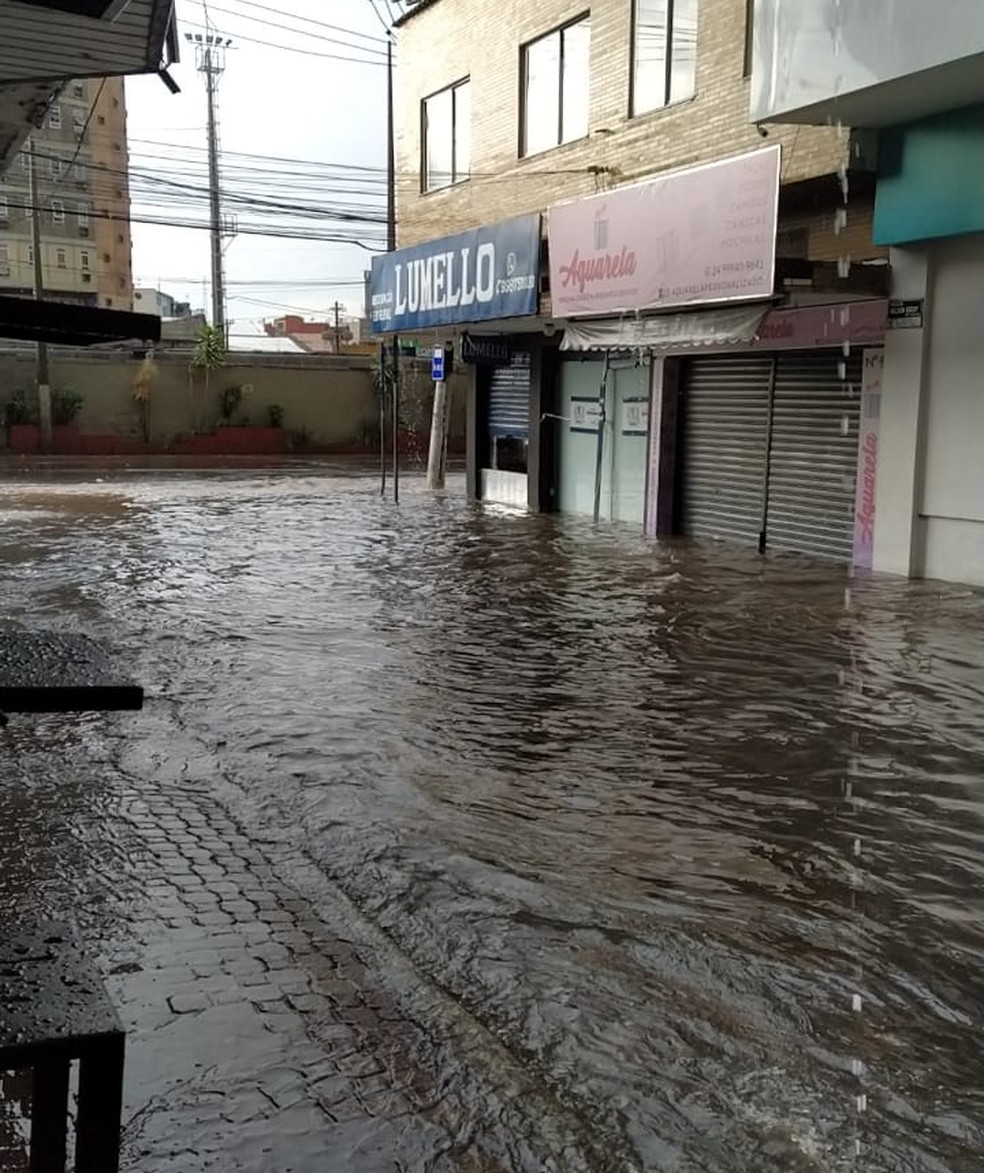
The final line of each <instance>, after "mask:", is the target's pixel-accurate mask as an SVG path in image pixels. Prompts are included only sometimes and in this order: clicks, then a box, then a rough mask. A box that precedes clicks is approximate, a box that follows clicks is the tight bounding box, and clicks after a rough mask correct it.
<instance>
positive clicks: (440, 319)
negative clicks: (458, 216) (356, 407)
mask: <svg viewBox="0 0 984 1173" xmlns="http://www.w3.org/2000/svg"><path fill="white" fill-rule="evenodd" d="M539 272H540V217H539V215H533V216H519V217H518V218H517V219H515V220H507V221H506V222H505V223H504V224H492V225H489V226H488V227H485V228H475V229H473V230H472V231H471V232H462V233H459V234H458V235H457V236H445V237H442V238H441V239H439V240H431V241H428V242H427V243H426V244H419V245H415V246H414V247H413V248H401V249H397V251H396V252H392V253H384V254H383V255H382V256H379V257H373V261H372V276H371V278H370V290H369V311H370V316H371V321H372V332H373V333H374V334H386V333H396V334H411V333H413V332H414V331H415V330H425V329H433V328H434V327H437V326H454V325H457V324H458V323H460V322H491V321H495V320H496V319H498V318H520V317H526V316H527V315H530V314H535V313H536V311H537V304H538V277H539Z"/></svg>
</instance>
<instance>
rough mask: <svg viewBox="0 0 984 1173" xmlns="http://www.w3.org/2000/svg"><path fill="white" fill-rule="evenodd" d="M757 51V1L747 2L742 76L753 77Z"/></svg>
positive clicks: (747, 0)
mask: <svg viewBox="0 0 984 1173" xmlns="http://www.w3.org/2000/svg"><path fill="white" fill-rule="evenodd" d="M754 51H755V0H745V61H744V64H743V66H742V71H741V76H742V77H751V76H752V57H753V54H754Z"/></svg>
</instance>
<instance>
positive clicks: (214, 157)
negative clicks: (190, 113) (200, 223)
mask: <svg viewBox="0 0 984 1173" xmlns="http://www.w3.org/2000/svg"><path fill="white" fill-rule="evenodd" d="M216 52H217V50H215V49H213V48H211V47H210V48H208V49H206V50H205V52H204V54H203V56H204V61H203V64H204V73H205V91H206V93H207V95H208V189H209V190H208V195H209V216H210V220H211V244H212V325H213V327H215V329H217V330H220V331H221V332H222V341H223V343H225V333H226V320H225V283H224V281H223V274H222V203H221V197H220V194H219V135H218V130H217V128H216V124H215V79H216V75H217V74H218V72H219V69H220V65H219V62H218V60H217V58H216V57H215V56H214V54H215V53H216Z"/></svg>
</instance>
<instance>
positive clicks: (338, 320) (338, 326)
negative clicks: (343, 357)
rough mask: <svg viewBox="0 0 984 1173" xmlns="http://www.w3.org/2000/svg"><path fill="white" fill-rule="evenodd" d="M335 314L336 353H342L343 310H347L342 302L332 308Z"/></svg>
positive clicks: (336, 303) (337, 302)
mask: <svg viewBox="0 0 984 1173" xmlns="http://www.w3.org/2000/svg"><path fill="white" fill-rule="evenodd" d="M331 308H332V310H334V313H335V353H336V354H341V353H342V317H341V315H342V310H343V309H344V308H345V307H344V306H343V305H342V303H341V302H340V301H336V302H335V304H334V305H333V306H332V307H331Z"/></svg>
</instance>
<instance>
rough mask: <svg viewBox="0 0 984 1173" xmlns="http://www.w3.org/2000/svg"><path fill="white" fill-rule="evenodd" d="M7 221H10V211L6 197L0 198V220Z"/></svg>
mask: <svg viewBox="0 0 984 1173" xmlns="http://www.w3.org/2000/svg"><path fill="white" fill-rule="evenodd" d="M9 219H10V209H9V206H8V204H7V197H6V196H0V220H9ZM6 247H7V246H6V245H4V248H6Z"/></svg>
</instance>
